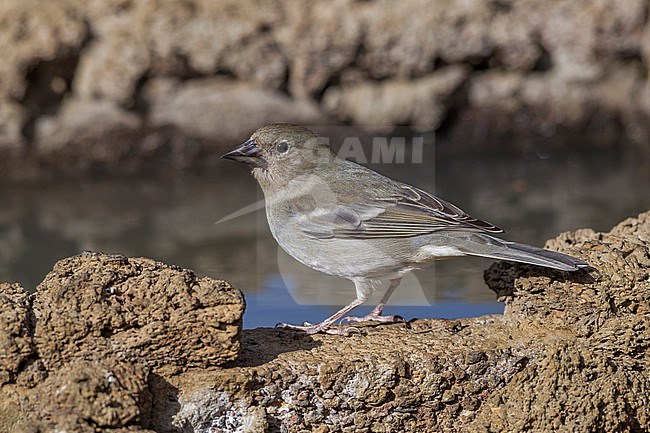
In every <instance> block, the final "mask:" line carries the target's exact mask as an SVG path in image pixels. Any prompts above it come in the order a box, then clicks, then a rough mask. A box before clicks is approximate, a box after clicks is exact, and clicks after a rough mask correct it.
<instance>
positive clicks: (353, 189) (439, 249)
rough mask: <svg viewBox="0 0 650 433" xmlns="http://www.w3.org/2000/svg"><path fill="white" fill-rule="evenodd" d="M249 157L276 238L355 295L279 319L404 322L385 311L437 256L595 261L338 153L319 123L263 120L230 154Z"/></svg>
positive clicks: (562, 264) (327, 328) (579, 265)
mask: <svg viewBox="0 0 650 433" xmlns="http://www.w3.org/2000/svg"><path fill="white" fill-rule="evenodd" d="M222 158H226V159H231V160H235V161H239V162H243V163H246V164H248V165H249V166H250V168H251V169H252V174H253V177H254V178H255V179H256V180H257V182H258V183H259V185H260V187H261V189H262V192H263V194H264V201H265V209H266V216H267V220H268V224H269V228H270V230H271V233H272V235H273V237H274V238H275V240H276V241H277V243H278V244H279V245H280V247H282V249H284V250H285V251H286V252H287V253H288V254H289V255H290V256H292V257H293V258H294V259H296V260H298V261H299V262H301V263H303V264H304V265H306V266H308V267H310V268H312V269H315V270H317V271H320V272H323V273H325V274H328V275H334V276H337V277H340V278H344V279H347V280H350V281H351V282H352V283H353V284H354V287H355V291H356V297H355V299H354V300H353V301H352V302H350V303H349V304H348V305H346V306H345V307H343V308H341V309H340V310H338V311H337V312H336V313H334V314H333V315H332V316H330V317H328V318H326V319H325V320H323V321H322V322H320V323H309V322H304V323H303V324H301V325H292V324H289V323H278V324H277V326H278V327H281V328H285V329H290V330H295V331H303V332H306V333H307V334H316V333H328V334H341V335H349V334H350V333H351V332H353V331H355V330H357V331H358V329H357V328H355V327H354V326H350V327H341V326H336V322H337V321H339V320H347V323H356V322H365V321H377V322H380V323H393V322H399V321H403V319H402V318H401V317H400V316H396V315H395V316H392V315H383V314H382V313H383V309H384V307H385V305H386V303H387V302H388V300H389V298H390V296H391V295H392V293H393V292H394V291H395V289H397V287H398V286H399V284H400V281H401V279H402V277H403V276H404V275H405V274H406V273H408V272H411V271H413V270H415V269H419V268H421V267H423V266H426V265H427V264H430V263H432V262H433V261H434V260H437V259H443V258H450V257H458V256H480V257H487V258H491V259H497V260H506V261H512V262H521V263H527V264H531V265H537V266H542V267H547V268H552V269H556V270H559V271H576V270H579V269H583V268H586V267H588V264H587V263H585V262H583V261H581V260H579V259H576V258H574V257H571V256H569V255H566V254H562V253H559V252H556V251H550V250H545V249H542V248H537V247H534V246H530V245H525V244H520V243H515V242H511V241H507V240H503V239H501V238H499V237H496V236H495V235H496V234H499V233H503V232H504V231H503V230H502V229H500V228H499V227H497V226H495V225H494V224H491V223H489V222H487V221H483V220H480V219H477V218H474V217H472V216H470V215H468V214H467V213H466V212H464V211H463V210H461V209H460V208H458V207H456V206H455V205H453V204H451V203H449V202H447V201H444V200H443V199H441V198H438V197H436V196H434V195H432V194H430V193H428V192H426V191H423V190H422V189H420V188H417V187H415V186H412V185H409V184H406V183H403V182H399V181H397V180H393V179H391V178H389V177H387V176H384V175H382V174H380V173H378V172H376V171H374V170H371V169H370V168H367V167H365V166H363V165H360V164H357V163H355V162H353V161H349V160H345V159H341V158H339V157H338V156H337V155H336V154H335V153H334V152H333V151H332V150H331V149H330V147H329V146H328V144H327V143H326V142H325V141H324V140H322V139H321V138H320V137H319V136H318V135H316V134H315V133H314V132H312V131H311V130H309V129H307V128H305V127H303V126H300V125H293V124H287V123H275V124H270V125H266V126H263V127H261V128H259V129H258V130H257V131H255V132H254V133H253V135H252V136H251V137H250V139H249V140H247V141H245V142H244V143H243V144H241V145H240V146H238V147H236V148H235V149H233V150H231V151H229V152H227V153H226V154H224V155H222ZM385 281H389V282H390V284H389V286H388V289H387V291H386V292H385V294H384V295H383V297H382V299H381V301H380V302H379V304H378V305H377V306H376V307H375V308H374V309H373V310H372V311H371V312H370V313H369V314H368V315H366V316H364V317H354V316H349V317H345V318H344V316H346V314H348V313H349V312H350V311H351V310H353V309H354V308H356V307H358V306H359V305H361V304H363V303H364V302H366V301H367V300H368V298H369V297H370V295H371V294H372V293H373V292H374V291H375V290H376V289H377V287H378V286H379V285H380V284H381V282H385Z"/></svg>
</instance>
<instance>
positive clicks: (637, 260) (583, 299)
mask: <svg viewBox="0 0 650 433" xmlns="http://www.w3.org/2000/svg"><path fill="white" fill-rule="evenodd" d="M547 247H550V248H552V249H557V250H560V251H564V252H566V253H570V254H573V255H575V256H577V257H580V258H581V259H583V260H585V261H587V262H588V263H590V264H591V265H592V266H593V267H594V268H596V269H595V270H593V271H591V272H580V273H575V274H572V273H562V272H556V271H552V270H546V269H540V268H535V267H533V266H527V265H521V264H506V263H499V264H495V265H494V266H493V267H492V268H491V269H490V270H489V271H487V272H486V281H487V282H488V284H489V286H490V287H491V288H492V289H493V290H495V291H497V292H498V293H500V294H501V296H504V297H507V301H506V302H507V309H506V313H505V314H504V316H485V317H479V318H473V319H461V320H457V321H445V320H433V319H421V320H416V321H413V322H411V323H409V324H406V325H399V324H398V325H390V326H379V327H373V326H362V327H361V334H357V335H352V336H350V337H348V338H339V337H336V336H328V335H316V336H306V335H300V334H295V333H291V332H287V331H282V330H272V329H256V330H250V331H245V332H244V334H243V341H242V355H241V356H240V358H239V360H238V362H237V364H235V365H233V366H231V367H229V368H221V369H212V370H210V371H206V370H204V371H201V372H195V371H188V372H186V373H183V374H181V375H180V376H178V377H175V378H173V379H172V380H171V382H172V383H173V385H174V387H175V388H177V389H178V390H179V403H180V405H181V407H180V410H179V411H178V414H177V418H176V423H177V425H183V426H185V425H193V426H197V425H201V426H204V428H207V427H214V428H217V427H218V426H221V425H224V423H225V422H227V420H230V422H231V423H232V424H229V425H230V428H231V429H233V430H234V429H236V428H243V426H244V421H243V418H242V417H241V415H237V414H242V413H258V412H259V410H260V409H263V411H264V412H265V413H266V420H267V422H268V425H269V429H270V430H271V431H279V430H282V431H287V432H298V431H312V430H318V431H320V430H322V431H331V432H344V431H440V430H449V431H465V430H467V431H539V430H565V429H573V430H580V431H618V430H620V431H644V430H647V429H648V428H650V413H649V412H648V409H647V408H648V407H650V405H649V403H650V402H649V401H648V396H649V395H650V393H649V392H648V390H650V379H648V377H649V375H648V371H649V367H650V365H649V361H650V358H649V357H648V353H647V347H648V342H649V338H650V337H649V335H650V334H648V327H649V326H650V310H649V309H648V302H647V300H648V298H649V297H650V283H649V282H650V277H649V276H650V256H648V251H649V247H650V212H648V213H645V214H642V215H640V216H639V217H638V218H635V219H630V220H627V221H625V222H623V223H621V224H620V225H619V226H617V227H615V228H614V229H613V230H612V231H611V232H610V233H595V232H593V231H591V230H579V231H577V232H575V233H568V234H563V235H561V236H559V237H558V238H557V239H555V240H552V241H550V242H549V244H548V245H547ZM386 347H389V348H390V350H388V351H387V350H384V349H385V348H386ZM603 408H607V409H606V410H603ZM228 414H230V415H228ZM192 420H193V421H192ZM197 420H200V421H197ZM152 428H154V429H156V426H155V425H153V426H152Z"/></svg>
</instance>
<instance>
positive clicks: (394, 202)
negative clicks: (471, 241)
mask: <svg viewBox="0 0 650 433" xmlns="http://www.w3.org/2000/svg"><path fill="white" fill-rule="evenodd" d="M301 219H302V221H301V224H300V225H301V227H303V230H304V231H305V232H306V233H307V234H309V235H310V236H313V237H317V238H321V239H327V238H339V239H345V238H348V239H349V238H353V239H370V238H406V237H412V236H419V235H424V234H430V233H434V232H437V231H441V230H469V231H476V232H486V233H502V232H503V230H501V229H500V228H498V227H496V226H495V225H493V224H490V223H488V222H486V221H482V220H479V219H476V218H473V217H471V216H469V215H468V214H466V213H465V212H463V211H462V210H461V209H459V208H457V207H456V206H454V205H453V204H451V203H447V202H446V201H444V200H441V199H439V198H437V197H435V196H433V195H431V194H429V193H427V192H425V191H422V190H421V189H418V188H415V187H413V186H410V185H406V184H401V185H400V186H399V189H397V190H396V191H394V192H393V193H392V194H387V195H386V196H385V197H382V198H366V199H364V200H363V201H359V202H355V203H349V204H344V205H343V204H337V205H335V206H331V207H317V208H316V209H313V210H312V212H308V213H305V214H303V215H302V217H301Z"/></svg>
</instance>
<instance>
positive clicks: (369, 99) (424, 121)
mask: <svg viewBox="0 0 650 433" xmlns="http://www.w3.org/2000/svg"><path fill="white" fill-rule="evenodd" d="M466 77H467V70H466V69H465V68H463V67H448V68H444V69H441V70H440V71H437V72H435V73H433V74H431V75H429V76H426V77H423V78H419V79H417V80H411V81H403V80H400V81H397V80H391V81H382V82H380V83H377V84H374V83H368V82H364V83H361V84H356V85H348V86H346V85H343V86H340V87H339V86H333V87H330V88H329V89H328V90H327V91H326V92H325V95H324V99H323V101H324V102H323V104H324V105H325V107H326V108H327V109H328V110H329V111H330V112H332V113H335V114H336V115H338V117H339V118H341V119H343V120H351V121H352V122H353V123H355V124H359V125H364V126H365V127H366V129H369V130H382V129H383V130H386V131H388V132H390V131H391V130H392V129H393V128H394V127H395V125H413V126H414V127H415V128H416V129H417V128H418V127H419V128H420V129H422V130H423V131H426V130H429V129H435V128H436V127H437V126H438V125H440V123H442V121H443V119H444V117H445V115H446V113H447V108H446V104H445V101H446V99H447V98H449V97H450V95H451V94H452V93H453V92H454V91H456V90H457V89H458V87H459V86H460V85H461V84H462V83H463V80H464V79H465V78H466Z"/></svg>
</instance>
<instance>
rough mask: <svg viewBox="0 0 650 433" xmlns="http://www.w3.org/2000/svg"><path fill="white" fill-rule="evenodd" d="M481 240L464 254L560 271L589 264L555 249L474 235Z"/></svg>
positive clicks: (571, 269)
mask: <svg viewBox="0 0 650 433" xmlns="http://www.w3.org/2000/svg"><path fill="white" fill-rule="evenodd" d="M476 236H477V237H478V238H479V239H480V240H481V242H476V243H474V242H473V243H472V244H473V245H472V248H469V249H467V250H466V251H464V252H465V254H468V255H473V256H481V257H488V258H491V259H497V260H507V261H512V262H520V263H528V264H530V265H537V266H544V267H547V268H553V269H558V270H561V271H577V270H578V269H582V268H587V267H589V265H588V264H587V263H585V262H583V261H582V260H579V259H576V258H575V257H571V256H569V255H567V254H562V253H558V252H557V251H550V250H545V249H543V248H538V247H533V246H532V245H526V244H518V243H515V242H508V241H504V240H501V239H497V238H494V237H492V236H488V235H483V234H481V235H476Z"/></svg>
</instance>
